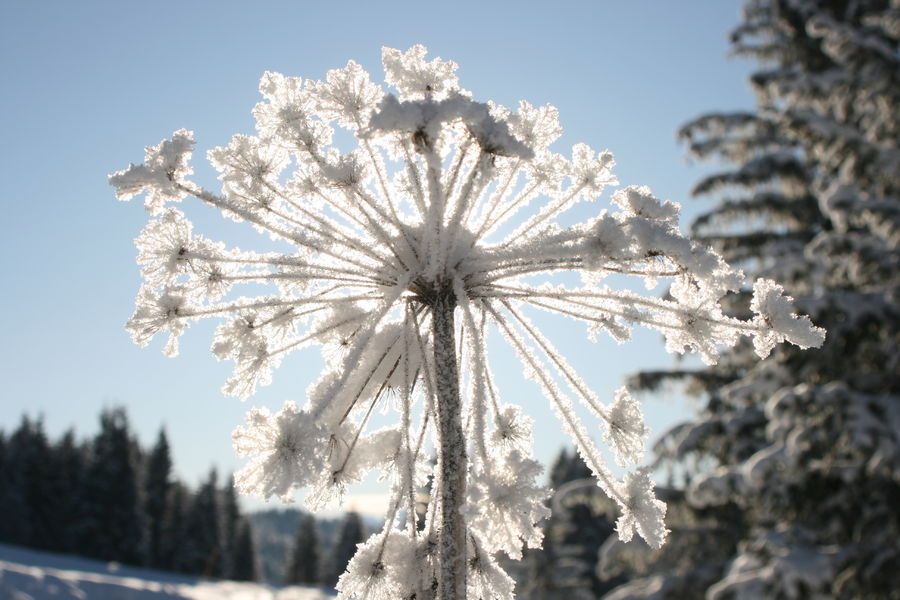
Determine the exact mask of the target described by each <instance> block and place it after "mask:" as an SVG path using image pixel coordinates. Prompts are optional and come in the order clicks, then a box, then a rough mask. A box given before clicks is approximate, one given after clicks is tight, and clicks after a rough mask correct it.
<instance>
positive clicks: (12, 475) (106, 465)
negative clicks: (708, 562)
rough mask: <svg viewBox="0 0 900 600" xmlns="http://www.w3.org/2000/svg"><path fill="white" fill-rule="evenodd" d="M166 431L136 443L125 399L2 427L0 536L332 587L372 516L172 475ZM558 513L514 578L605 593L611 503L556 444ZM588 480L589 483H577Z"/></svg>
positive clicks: (128, 560) (167, 566) (236, 576)
mask: <svg viewBox="0 0 900 600" xmlns="http://www.w3.org/2000/svg"><path fill="white" fill-rule="evenodd" d="M172 465H173V462H172V456H171V453H170V448H169V444H168V440H167V438H166V433H165V431H164V430H160V432H159V435H158V437H157V439H156V442H155V443H154V444H153V446H152V447H151V448H149V449H147V448H142V447H141V445H140V443H139V442H138V440H137V439H136V438H135V436H134V434H133V432H132V431H131V429H130V426H129V422H128V417H127V415H126V413H125V411H124V410H123V409H121V408H115V409H110V410H106V411H104V412H103V413H102V414H101V415H100V427H99V430H98V432H97V434H96V435H95V436H94V437H92V438H82V439H79V438H78V437H77V436H76V434H75V433H74V431H72V430H69V431H67V432H65V433H64V434H62V435H61V436H60V437H59V438H58V439H55V440H51V439H49V438H48V436H47V434H46V432H45V431H44V425H43V421H42V419H41V418H31V417H27V416H25V417H23V418H22V421H21V422H20V424H19V425H18V427H17V428H16V429H15V430H13V431H11V432H6V431H0V514H2V515H3V518H2V519H0V543H6V544H15V545H20V546H27V547H31V548H35V549H39V550H46V551H50V552H59V553H66V554H77V555H80V556H85V557H89V558H95V559H99V560H104V561H115V562H119V563H123V564H129V565H135V566H143V567H149V568H153V569H157V570H163V571H173V572H179V573H185V574H192V575H200V576H203V577H209V578H222V579H233V580H239V581H265V582H266V583H270V584H275V585H279V584H287V585H291V584H298V585H312V586H322V587H326V588H332V587H333V586H334V584H335V583H336V582H337V579H338V577H340V575H341V573H343V571H344V569H345V568H346V565H347V562H348V561H349V560H350V558H351V557H352V556H353V554H354V552H355V551H356V545H357V544H359V543H361V542H363V541H364V540H365V539H366V538H367V537H368V536H369V535H370V534H371V533H372V531H371V528H370V527H367V525H366V523H365V522H364V520H363V519H362V517H360V515H358V514H357V513H355V512H349V513H346V514H345V515H344V516H343V518H341V519H334V520H332V519H316V518H314V517H313V516H312V515H310V514H308V513H305V512H303V511H300V510H296V509H273V510H266V511H260V512H257V513H253V514H246V515H245V514H243V513H242V512H241V510H240V507H239V504H238V501H237V497H236V495H235V491H234V487H233V485H232V483H231V478H230V477H224V478H220V477H219V476H218V474H217V472H216V471H215V470H214V469H213V470H211V471H210V474H209V476H208V477H207V478H206V480H205V481H203V482H202V483H201V484H200V485H199V486H198V487H197V488H196V489H191V488H190V487H189V486H188V485H186V484H185V483H183V482H181V481H179V480H177V479H176V478H175V477H174V476H173V473H172ZM548 475H549V477H548V479H549V483H550V485H551V486H552V487H553V488H554V489H556V490H558V491H559V492H558V493H557V495H556V496H555V500H553V503H554V514H553V516H552V517H551V519H550V520H549V521H547V522H546V523H544V535H545V543H544V548H542V549H540V550H529V551H528V552H526V555H525V560H524V561H523V562H521V563H513V562H510V564H509V565H507V568H509V569H510V572H511V574H513V575H514V577H515V578H516V579H517V581H518V589H520V590H521V591H522V592H523V593H528V592H530V593H531V594H532V595H534V596H535V597H540V595H541V594H542V593H547V592H548V591H549V590H554V591H559V590H572V589H585V588H586V589H590V590H591V591H592V592H593V593H598V594H599V593H602V592H603V591H606V590H608V589H610V587H612V585H614V584H616V583H620V581H619V580H618V579H612V580H609V581H604V580H603V579H602V577H601V576H600V575H598V573H597V572H596V561H597V554H598V551H599V549H600V547H601V545H602V544H603V542H604V541H606V539H607V538H608V537H609V535H610V534H611V533H612V530H613V526H612V515H610V514H608V511H609V510H611V509H612V506H611V505H610V506H607V504H608V503H605V502H602V501H601V496H602V494H599V493H597V491H596V485H595V484H594V482H593V480H591V479H590V471H589V470H588V469H587V467H586V466H585V465H584V463H583V462H581V459H579V458H578V457H577V456H576V455H574V454H570V453H568V452H566V451H563V452H562V453H561V454H560V455H559V457H558V458H557V460H556V462H555V464H554V465H553V466H552V468H551V470H550V473H549V474H548ZM583 484H587V485H583Z"/></svg>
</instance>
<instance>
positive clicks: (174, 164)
mask: <svg viewBox="0 0 900 600" xmlns="http://www.w3.org/2000/svg"><path fill="white" fill-rule="evenodd" d="M193 148H194V133H193V132H192V131H188V130H186V129H179V130H178V131H176V132H175V133H173V134H172V139H171V140H163V141H161V142H160V143H159V145H157V146H148V147H147V150H146V152H145V154H144V162H143V163H142V164H139V165H131V166H130V167H128V168H127V169H125V170H123V171H117V172H115V173H113V174H112V175H110V176H109V183H110V185H112V186H113V187H114V188H116V197H117V198H118V199H119V200H131V199H132V198H134V197H135V196H137V195H139V194H143V193H146V194H147V198H146V200H145V202H144V206H145V207H146V208H147V211H148V212H150V213H154V214H155V213H158V212H159V211H160V210H162V208H163V206H164V205H165V203H166V202H167V201H169V200H174V201H178V200H181V199H182V198H184V197H185V196H186V195H187V194H186V193H185V192H184V191H183V190H181V189H180V188H179V187H178V184H179V183H183V182H184V180H185V177H187V176H188V175H191V174H192V173H193V172H194V171H193V170H192V169H191V168H190V166H188V161H189V160H190V159H191V151H192V150H193Z"/></svg>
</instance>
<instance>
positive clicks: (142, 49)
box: [0, 0, 752, 492]
mask: <svg viewBox="0 0 900 600" xmlns="http://www.w3.org/2000/svg"><path fill="white" fill-rule="evenodd" d="M738 13H739V2H738V1H737V0H717V1H713V0H706V1H699V0H695V1H685V2H678V3H674V2H649V1H634V2H615V3H613V2H603V1H596V2H569V1H555V2H552V3H551V2H547V3H531V2H520V3H515V4H512V3H510V4H509V5H501V3H492V2H484V1H482V2H468V1H465V2H453V3H449V2H447V3H429V2H421V0H420V1H418V2H393V3H390V4H389V5H388V4H387V3H376V2H359V3H352V2H341V3H337V2H331V3H324V2H317V3H301V2H282V3H279V2H260V3H254V4H253V5H252V7H251V5H250V4H248V3H238V2H190V3H188V2H183V3H175V2H158V3H125V2H79V3H76V2H40V3H38V2H4V3H2V5H0V81H2V82H3V89H4V93H3V94H0V131H2V132H3V144H2V145H0V176H2V181H3V185H2V188H0V189H2V192H0V205H2V215H3V220H2V224H3V225H2V227H3V229H2V236H0V256H2V262H0V269H2V281H3V293H2V294H0V315H2V316H0V326H2V331H3V336H2V338H0V340H2V341H0V365H2V375H3V386H2V392H0V429H3V430H6V431H9V430H10V429H12V428H14V427H15V426H16V425H17V424H18V422H19V419H20V418H21V415H22V414H23V413H28V414H31V415H36V414H43V415H44V420H45V424H46V426H47V429H48V431H49V432H50V433H51V434H52V435H56V434H58V433H59V432H61V431H63V430H64V429H66V428H68V427H70V426H74V427H75V428H76V429H77V431H78V432H79V433H80V434H83V435H90V434H92V433H93V432H94V431H95V430H96V422H97V415H98V413H99V411H100V409H101V408H102V407H104V406H113V405H123V406H125V407H127V409H128V412H129V415H130V416H131V419H132V423H133V426H134V428H135V430H136V431H137V434H138V436H139V437H140V439H141V440H142V442H143V443H144V444H149V443H151V442H152V440H153V439H154V438H155V435H156V432H157V431H158V429H159V428H160V426H163V425H165V427H166V428H167V431H168V433H169V436H170V441H171V443H172V446H173V451H174V455H175V461H176V466H177V470H178V472H179V474H180V475H181V476H182V477H184V478H186V479H187V481H189V482H191V483H195V482H196V481H197V480H199V478H200V477H202V476H203V475H204V474H205V473H206V471H207V470H208V468H209V467H210V465H212V464H216V465H218V467H219V468H220V469H222V470H226V471H227V470H231V469H234V468H236V467H237V466H238V465H239V464H240V463H239V461H238V460H237V459H236V458H235V457H234V456H233V454H232V450H231V441H230V432H231V430H232V429H233V428H234V427H235V426H236V425H238V424H239V423H241V422H242V420H243V416H244V413H245V412H246V410H247V409H248V408H249V407H250V405H253V404H256V405H267V406H270V407H272V408H277V407H278V406H280V405H281V403H282V402H283V401H284V400H286V399H295V400H297V401H298V402H300V403H301V404H302V403H303V402H304V401H305V400H304V391H305V389H306V387H307V386H308V385H309V383H310V382H311V381H313V380H314V378H315V377H316V376H317V375H318V373H319V371H320V369H321V364H322V363H321V359H320V358H319V356H318V352H317V350H316V349H312V350H309V351H304V352H300V353H297V354H294V355H292V356H291V357H290V358H289V359H288V360H286V361H285V363H284V364H283V365H282V366H281V368H280V369H279V370H277V371H276V373H275V383H274V384H273V385H272V386H270V387H268V388H263V389H262V390H261V391H260V392H258V393H257V395H256V396H255V397H254V398H252V399H251V400H250V401H249V402H248V403H241V402H239V401H238V400H236V399H233V398H224V397H222V395H221V394H220V392H219V388H220V386H221V384H222V383H223V381H224V380H225V378H226V377H227V375H228V373H229V372H230V368H231V366H230V364H229V363H217V362H216V361H215V359H214V358H213V357H212V355H211V354H210V352H209V345H210V343H211V335H212V329H213V327H214V325H213V324H212V323H203V324H199V325H195V326H193V327H191V329H190V330H189V331H188V332H187V333H186V334H185V336H184V337H183V338H182V353H181V356H180V357H179V358H177V359H175V360H170V359H166V358H165V357H163V356H162V354H161V352H160V349H161V343H156V344H153V345H152V346H151V347H150V348H148V349H140V348H138V347H136V346H135V345H133V344H132V342H131V341H130V339H129V336H128V334H127V333H126V332H125V330H124V328H123V323H124V322H125V320H126V319H127V318H128V317H129V316H130V314H131V311H132V309H133V302H134V296H135V294H136V292H137V289H138V285H139V283H140V278H139V273H138V268H137V266H136V264H135V260H134V259H135V249H134V247H133V245H132V240H133V238H134V237H135V236H136V235H137V234H138V232H139V231H140V229H141V228H142V227H143V225H144V224H145V223H146V220H147V216H146V214H145V213H144V211H143V209H142V208H141V205H140V202H134V203H131V204H123V203H118V202H116V201H115V199H114V196H113V190H112V189H111V188H110V187H109V186H108V185H107V182H106V176H107V174H108V173H110V172H112V171H115V170H118V169H121V168H124V167H125V166H127V165H128V163H129V162H140V161H141V160H142V158H143V147H144V146H145V145H149V144H156V143H158V141H159V140H160V139H163V138H165V137H168V136H169V135H170V134H171V133H172V131H174V130H176V129H178V128H181V127H184V128H188V129H192V130H193V131H194V132H195V135H196V138H197V142H198V152H197V153H195V160H194V168H195V172H196V173H197V175H196V177H197V179H198V180H199V181H200V182H202V183H204V184H205V185H207V186H209V187H216V182H215V174H214V173H213V172H212V169H211V168H210V167H209V166H208V165H205V164H204V161H203V156H204V154H205V151H206V150H208V149H209V148H211V147H213V146H217V145H221V144H225V143H227V142H228V140H229V138H230V136H231V135H232V134H234V133H252V131H253V121H252V117H251V114H250V110H251V108H252V107H253V105H254V104H255V103H256V102H257V101H258V100H259V96H258V92H257V82H258V80H259V76H260V75H261V74H262V72H263V71H264V70H267V69H269V70H276V71H281V72H283V73H285V74H289V75H299V76H302V77H310V78H314V79H318V78H322V77H324V75H325V72H326V71H327V70H328V69H330V68H336V67H340V66H343V65H344V64H345V63H346V61H347V60H348V59H351V58H352V59H354V60H356V61H357V62H359V63H361V64H362V65H363V66H364V67H365V68H366V69H367V70H369V71H370V73H372V75H373V78H374V79H375V80H376V81H381V80H382V73H381V67H380V50H381V47H382V46H383V45H387V46H392V47H396V48H400V49H403V50H405V49H406V48H408V47H409V46H411V45H412V44H415V43H423V44H425V45H426V46H427V47H428V48H429V50H430V52H431V54H432V55H433V56H435V55H436V56H441V57H442V58H445V59H452V60H454V61H456V62H457V63H459V65H460V68H459V71H458V74H459V77H460V82H461V84H462V86H463V87H465V88H467V89H469V90H471V91H472V92H473V93H474V95H475V98H476V99H477V100H481V101H485V100H488V99H490V100H494V101H496V102H498V103H501V104H505V105H507V106H512V107H514V106H516V104H517V102H518V100H519V99H525V100H528V101H530V102H531V103H533V104H544V103H550V104H553V105H555V106H556V107H558V108H559V111H560V115H561V121H562V125H563V129H564V135H563V137H562V139H561V140H560V141H559V142H557V144H556V145H555V148H556V149H557V150H558V151H561V152H564V153H568V150H569V148H570V147H571V145H572V144H574V143H576V142H586V143H588V144H590V145H591V146H593V147H595V148H598V149H602V148H609V149H610V150H612V152H613V153H614V154H615V156H616V160H617V168H616V173H617V175H618V177H619V180H620V181H621V182H622V184H623V185H626V184H634V183H641V184H646V185H649V186H651V187H652V188H653V190H654V191H655V192H656V193H657V195H659V196H661V197H663V198H671V199H673V200H676V201H680V202H682V203H684V204H685V205H686V206H685V212H687V213H688V215H690V214H695V213H696V210H697V207H695V206H692V204H694V203H693V202H692V201H690V200H689V197H688V194H689V190H690V188H691V186H692V185H693V184H694V183H695V182H696V181H697V179H698V178H699V176H700V175H701V174H702V173H703V172H705V169H708V167H706V168H700V167H698V166H690V165H687V164H686V160H685V158H684V152H683V148H681V147H679V146H678V144H677V143H676V140H675V132H676V130H677V128H678V126H679V125H681V124H682V123H683V122H685V121H686V120H688V119H690V118H692V117H694V116H696V115H697V114H699V113H701V112H704V111H707V110H710V109H716V110H725V109H732V108H744V107H749V106H751V105H752V98H751V95H750V92H749V89H748V87H747V84H746V83H745V81H746V76H747V73H748V69H749V66H748V65H746V64H745V63H740V62H736V61H733V60H728V59H727V56H726V55H727V52H728V43H727V34H728V32H729V30H730V29H731V28H732V27H733V26H734V24H736V23H737V21H738V16H739V14H738ZM607 197H608V194H607V195H606V196H605V198H604V199H603V200H601V202H600V203H599V204H593V205H585V206H581V207H579V211H580V212H577V213H576V214H574V215H573V218H578V219H583V218H586V217H587V216H589V215H593V214H596V213H597V212H598V211H599V210H600V209H601V208H602V207H604V206H606V202H605V199H606V198H607ZM187 208H188V213H189V215H190V216H191V219H192V220H193V221H194V222H195V226H196V230H197V231H199V232H202V233H204V234H205V235H209V236H210V237H214V238H221V239H225V240H228V241H229V242H231V243H235V244H237V245H239V246H242V247H246V248H260V247H261V246H260V244H259V243H258V242H259V236H258V235H257V234H256V233H255V232H254V231H252V229H251V228H249V227H240V226H237V225H235V224H233V223H230V222H228V221H226V220H224V219H223V218H221V217H220V216H218V215H217V214H215V213H214V212H213V211H211V210H208V209H206V208H204V207H199V206H198V205H197V203H193V206H191V204H190V203H189V204H188V205H187ZM685 223H686V221H685ZM542 323H543V324H544V326H545V327H547V328H548V329H550V332H549V333H550V334H551V337H552V339H554V341H555V342H556V343H557V345H558V346H559V347H561V348H563V349H564V350H565V351H566V352H567V355H568V356H569V357H570V358H571V360H572V362H573V363H574V365H575V366H576V367H577V368H578V369H579V370H580V372H581V373H582V374H583V375H584V376H585V378H586V379H587V381H588V382H589V383H590V384H591V385H592V386H593V387H594V389H595V390H596V391H597V392H598V394H599V395H600V397H601V398H611V395H612V392H613V390H615V389H616V388H617V387H619V386H620V385H621V382H622V379H623V377H624V376H625V375H627V374H628V373H630V372H633V371H635V370H637V369H641V368H654V367H662V366H666V365H671V364H673V361H674V359H673V357H671V356H669V355H666V354H665V352H664V351H663V349H662V344H661V340H660V338H659V336H658V335H656V334H653V333H648V332H640V331H636V335H635V339H634V340H633V341H632V342H630V343H629V344H627V345H623V346H617V345H616V344H615V343H613V342H611V341H608V340H601V341H600V342H598V343H597V344H591V343H590V342H588V341H587V336H586V333H585V331H584V329H583V327H582V326H580V325H577V324H574V323H567V322H561V321H560V322H557V321H553V320H551V321H544V322H542ZM162 341H163V340H159V342H162ZM490 346H491V348H492V349H493V348H497V353H496V354H495V357H494V359H493V364H492V366H493V367H494V369H495V370H496V371H497V373H498V377H499V379H500V381H501V383H500V385H501V390H502V391H503V393H504V394H505V396H506V398H507V399H508V400H510V401H515V402H519V403H521V404H523V405H524V406H525V408H526V411H527V412H529V413H530V414H531V415H532V416H534V417H535V418H536V421H537V426H536V436H535V437H536V455H537V457H538V458H539V459H540V460H542V461H545V462H546V461H549V460H551V459H552V457H553V456H554V455H555V453H556V452H557V451H558V450H559V448H560V447H561V446H563V445H564V444H565V443H566V442H565V438H564V435H563V434H562V432H561V428H560V427H559V425H558V424H557V423H556V422H555V419H554V417H553V416H552V413H551V411H550V409H549V407H548V406H547V404H546V402H544V401H543V399H542V398H541V397H540V393H539V390H538V389H537V387H536V386H534V385H533V384H531V383H527V382H524V381H523V380H522V378H521V375H520V372H521V368H520V367H519V366H518V364H517V363H516V361H515V359H514V357H513V356H512V353H511V352H509V351H508V350H506V349H505V348H503V347H502V346H503V344H502V342H501V340H500V339H499V336H496V337H494V338H491V340H490ZM685 410H687V408H686V407H685V404H684V402H682V401H680V400H678V399H677V398H676V397H655V398H647V403H646V405H645V412H646V413H647V414H648V417H649V422H650V425H651V427H652V428H653V432H654V433H659V432H660V430H661V429H662V428H664V427H665V426H666V425H667V424H671V423H672V422H673V421H674V420H677V419H678V418H679V417H680V416H684V411H685ZM595 431H598V432H599V430H596V429H595ZM361 489H362V490H363V491H369V492H371V491H375V490H376V489H377V488H376V487H375V484H372V483H367V484H365V485H363V486H362V487H361Z"/></svg>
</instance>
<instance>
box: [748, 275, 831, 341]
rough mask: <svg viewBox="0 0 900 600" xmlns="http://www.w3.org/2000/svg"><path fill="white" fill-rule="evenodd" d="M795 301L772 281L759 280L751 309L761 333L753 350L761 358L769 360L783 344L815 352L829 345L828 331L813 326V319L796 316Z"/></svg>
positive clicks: (755, 286) (754, 287) (754, 288)
mask: <svg viewBox="0 0 900 600" xmlns="http://www.w3.org/2000/svg"><path fill="white" fill-rule="evenodd" d="M793 300H794V299H793V298H791V297H790V296H785V295H784V288H783V287H781V286H780V285H778V284H777V283H775V282H774V281H772V280H771V279H758V280H756V283H754V284H753V300H752V301H751V302H750V308H751V309H752V310H753V312H755V313H756V317H755V319H754V321H755V322H756V324H757V325H759V327H760V329H761V331H760V333H758V334H757V335H756V337H754V339H753V347H754V349H756V353H757V354H758V355H759V356H760V358H765V357H767V356H768V355H769V353H771V352H772V349H773V348H774V347H775V346H776V345H777V344H779V343H781V342H785V341H787V342H790V343H792V344H795V345H797V346H800V347H801V348H813V347H819V346H821V345H822V342H824V341H825V330H824V329H822V328H821V327H815V326H813V324H812V321H810V320H809V317H806V316H803V317H798V316H797V315H796V314H794V310H793V309H794V307H793V304H792V303H793Z"/></svg>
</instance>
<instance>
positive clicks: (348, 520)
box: [322, 511, 366, 587]
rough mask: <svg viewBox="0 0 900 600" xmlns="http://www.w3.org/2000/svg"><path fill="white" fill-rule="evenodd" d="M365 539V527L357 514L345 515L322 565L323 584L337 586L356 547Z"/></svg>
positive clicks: (352, 512) (351, 512) (349, 513)
mask: <svg viewBox="0 0 900 600" xmlns="http://www.w3.org/2000/svg"><path fill="white" fill-rule="evenodd" d="M365 539H366V532H365V526H364V525H363V522H362V519H361V518H360V516H359V513H357V512H354V511H350V512H348V513H347V514H345V515H344V518H343V520H342V521H341V527H340V529H339V530H338V534H337V539H336V540H335V542H334V546H332V548H331V552H329V554H328V561H327V562H326V563H325V565H324V572H323V579H322V583H323V584H325V585H327V586H329V587H334V586H335V585H337V582H338V579H339V578H340V576H341V574H342V573H343V572H344V570H345V569H346V568H347V564H348V563H349V562H350V559H351V558H353V556H354V555H355V554H356V547H357V545H359V544H361V543H362V542H363V541H365Z"/></svg>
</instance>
